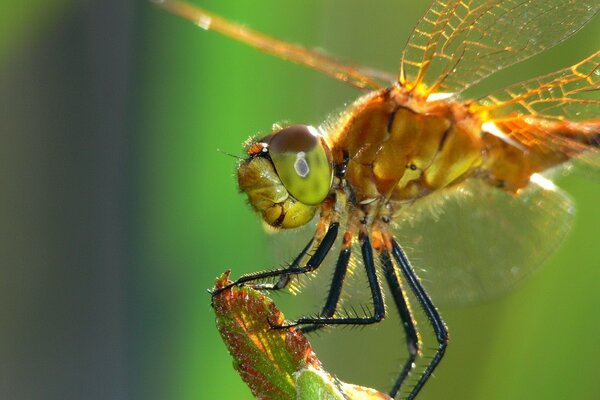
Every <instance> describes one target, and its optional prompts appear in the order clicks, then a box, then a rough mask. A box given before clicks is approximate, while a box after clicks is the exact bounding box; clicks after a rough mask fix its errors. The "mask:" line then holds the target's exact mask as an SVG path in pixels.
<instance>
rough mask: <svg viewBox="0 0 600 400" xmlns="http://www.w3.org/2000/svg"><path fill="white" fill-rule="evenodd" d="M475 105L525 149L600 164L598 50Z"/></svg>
mask: <svg viewBox="0 0 600 400" xmlns="http://www.w3.org/2000/svg"><path fill="white" fill-rule="evenodd" d="M471 109H472V111H474V112H476V113H479V114H480V115H484V119H485V120H489V122H491V123H493V124H495V126H496V127H497V128H499V129H500V130H501V132H502V134H503V135H505V136H508V137H509V138H510V139H512V140H515V141H517V142H519V143H520V144H523V145H524V146H525V147H527V148H532V147H535V148H537V149H538V151H541V152H544V153H549V152H554V153H562V154H565V155H567V156H568V157H569V158H571V157H582V158H583V159H585V160H586V162H587V163H588V164H590V165H593V166H594V167H595V168H596V169H598V168H600V154H599V153H600V51H598V52H596V53H595V54H592V55H591V56H590V57H588V58H586V59H585V60H583V61H581V62H579V63H577V64H575V65H573V66H572V67H570V68H565V69H563V70H560V71H557V72H554V73H551V74H548V75H546V76H542V77H539V78H535V79H531V80H529V81H526V82H521V83H518V84H516V85H512V86H509V87H508V88H506V89H503V90H501V91H499V92H496V93H493V94H491V95H489V96H486V97H484V98H482V99H480V100H479V101H478V102H476V103H473V104H472V105H471Z"/></svg>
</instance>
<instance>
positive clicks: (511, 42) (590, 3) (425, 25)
mask: <svg viewBox="0 0 600 400" xmlns="http://www.w3.org/2000/svg"><path fill="white" fill-rule="evenodd" d="M599 10H600V2H599V1H598V0H495V1H490V0H443V1H434V2H433V4H432V5H431V7H430V8H429V10H428V11H427V12H426V14H425V15H424V16H423V17H422V18H421V20H420V21H419V23H418V24H417V26H416V27H415V29H414V31H413V33H412V35H411V37H410V38H409V41H408V43H407V45H406V47H405V49H404V51H403V53H402V64H401V71H400V82H401V83H402V84H403V85H405V86H407V87H408V88H415V87H417V86H419V85H420V84H425V85H426V87H425V88H424V90H425V92H426V94H428V93H432V92H446V93H455V94H457V93H460V92H462V91H463V90H465V89H466V88H468V87H469V86H471V85H473V84H474V83H477V82H479V81H480V80H482V79H483V78H485V77H487V76H489V75H491V74H493V73H494V72H496V71H499V70H501V69H503V68H506V67H507V66H509V65H512V64H515V63H517V62H519V61H522V60H524V59H526V58H529V57H531V56H532V55H534V54H537V53H540V52H541V51H543V50H545V49H547V48H550V47H552V46H554V45H556V44H557V43H560V42H561V41H563V40H565V39H566V38H568V37H569V36H571V35H572V34H573V33H575V32H577V31H578V30H579V29H580V28H581V27H582V26H584V25H585V23H586V22H587V21H589V20H590V19H591V18H592V17H593V16H594V15H595V14H596V13H597V12H598V11H599Z"/></svg>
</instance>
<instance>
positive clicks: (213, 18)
mask: <svg viewBox="0 0 600 400" xmlns="http://www.w3.org/2000/svg"><path fill="white" fill-rule="evenodd" d="M151 1H152V2H153V3H155V4H156V5H157V6H158V7H161V8H162V9H164V10H166V11H168V12H170V13H172V14H174V15H177V16H179V17H182V18H184V19H187V20H189V21H191V22H193V23H194V24H196V25H198V26H199V27H200V28H202V29H205V30H213V31H215V32H218V33H220V34H222V35H225V36H228V37H230V38H232V39H234V40H237V41H239V42H242V43H245V44H247V45H250V46H252V47H255V48H257V49H259V50H261V51H263V52H265V53H267V54H271V55H273V56H275V57H279V58H281V59H284V60H288V61H291V62H293V63H296V64H300V65H304V66H305V67H308V68H311V69H314V70H316V71H319V72H321V73H323V74H325V75H329V76H330V77H332V78H334V79H337V80H339V81H342V82H344V83H347V84H349V85H351V86H354V87H356V88H359V89H368V90H376V89H380V88H381V87H382V86H381V85H380V84H379V83H378V82H377V81H378V80H381V79H384V80H385V79H387V78H388V77H389V74H387V73H385V72H380V71H377V70H375V69H372V68H363V69H360V68H357V67H354V66H350V65H348V64H343V63H341V62H339V61H337V60H335V59H333V58H331V57H328V56H326V55H324V54H321V53H318V52H316V51H311V50H308V49H306V48H304V47H302V46H299V45H295V44H292V43H287V42H284V41H282V40H278V39H275V38H273V37H270V36H267V35H265V34H264V33H261V32H258V31H255V30H253V29H250V28H248V27H245V26H243V25H240V24H236V23H234V22H231V21H228V20H226V19H225V18H223V17H220V16H218V15H216V14H213V13H211V12H209V11H206V10H204V9H202V8H200V7H196V6H193V5H191V4H187V3H185V2H181V1H177V0H151Z"/></svg>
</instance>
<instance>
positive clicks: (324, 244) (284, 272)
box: [212, 222, 339, 296]
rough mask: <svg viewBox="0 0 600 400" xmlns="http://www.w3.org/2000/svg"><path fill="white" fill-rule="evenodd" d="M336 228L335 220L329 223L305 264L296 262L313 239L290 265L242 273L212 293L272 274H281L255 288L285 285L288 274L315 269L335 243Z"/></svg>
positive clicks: (214, 294)
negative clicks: (277, 279)
mask: <svg viewBox="0 0 600 400" xmlns="http://www.w3.org/2000/svg"><path fill="white" fill-rule="evenodd" d="M338 228H339V224H338V223H337V222H333V223H331V224H330V225H329V228H327V232H326V233H325V236H324V237H323V239H322V240H321V243H319V245H318V247H317V249H316V250H315V252H314V254H313V255H312V256H311V257H310V258H309V260H308V261H307V262H306V264H305V265H304V266H303V267H300V266H299V265H298V263H299V262H300V260H302V258H303V257H304V255H305V254H306V252H307V251H308V249H309V248H310V246H311V245H312V242H313V240H314V239H311V240H310V242H309V243H308V245H307V246H306V247H305V248H304V250H302V252H301V253H300V255H299V256H298V257H296V259H295V260H294V262H293V263H292V265H290V266H289V267H288V268H280V269H276V270H273V271H261V272H255V273H253V274H248V275H242V276H241V277H239V278H238V279H237V280H236V281H235V282H232V283H230V284H229V285H226V286H224V287H222V288H220V289H217V290H215V291H213V292H212V295H213V296H216V295H218V294H219V293H221V292H223V291H224V290H227V289H230V288H232V287H233V286H239V285H241V284H244V283H246V282H251V281H255V280H259V279H265V278H271V277H274V276H281V279H279V281H278V282H276V283H275V284H274V285H272V286H270V287H269V286H267V285H263V286H261V285H259V286H257V288H258V289H272V290H277V289H281V288H283V287H285V286H286V285H287V283H288V282H289V275H297V274H304V273H307V272H310V271H314V270H315V269H317V268H319V266H320V265H321V263H322V262H323V259H324V258H325V256H326V255H327V253H329V250H331V246H333V243H335V239H336V238H337V233H338Z"/></svg>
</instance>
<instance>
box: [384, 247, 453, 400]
mask: <svg viewBox="0 0 600 400" xmlns="http://www.w3.org/2000/svg"><path fill="white" fill-rule="evenodd" d="M392 255H393V257H394V259H395V260H396V262H397V263H398V265H399V267H400V270H401V271H402V274H403V275H404V278H405V279H406V281H407V283H408V285H409V286H410V288H411V290H412V291H413V293H414V294H415V296H416V297H417V300H419V303H420V304H421V307H423V311H424V312H425V315H427V318H428V319H429V323H430V324H431V326H432V328H433V331H434V332H435V337H436V339H437V341H438V348H437V350H436V353H435V355H434V356H433V358H432V359H431V361H430V362H429V365H428V366H427V368H425V371H423V374H422V375H421V377H420V378H419V380H418V381H417V383H416V385H415V386H414V388H413V389H412V391H411V392H410V394H409V395H408V397H407V399H409V400H410V399H414V398H415V397H416V395H417V393H419V391H420V390H421V388H422V387H423V385H424V384H425V382H427V379H429V377H430V376H431V374H432V373H433V371H434V370H435V368H436V367H437V365H438V364H439V363H440V361H441V360H442V357H444V353H445V352H446V346H447V345H448V328H446V324H445V323H444V321H443V320H442V317H441V316H440V313H439V312H438V310H437V309H436V308H435V306H434V305H433V303H432V302H431V299H430V298H429V295H428V294H427V292H426V291H425V288H423V285H421V282H420V281H419V278H418V277H417V275H416V274H415V271H414V270H413V267H412V265H410V262H409V261H408V258H407V257H406V254H405V253H404V250H403V249H402V247H400V245H399V244H398V242H397V241H396V240H395V239H394V240H393V242H392Z"/></svg>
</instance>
